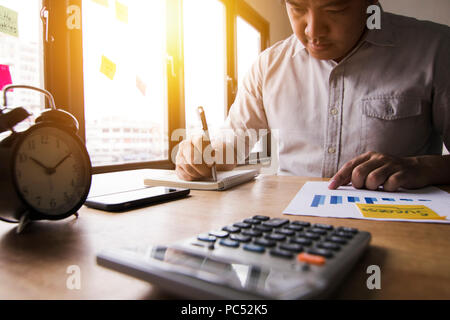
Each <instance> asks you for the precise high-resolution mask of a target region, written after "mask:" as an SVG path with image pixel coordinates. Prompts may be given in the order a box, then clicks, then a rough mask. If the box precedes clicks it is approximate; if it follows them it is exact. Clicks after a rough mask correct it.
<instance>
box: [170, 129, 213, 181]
mask: <svg viewBox="0 0 450 320" xmlns="http://www.w3.org/2000/svg"><path fill="white" fill-rule="evenodd" d="M208 151H209V153H208ZM214 154H215V152H214V150H213V149H212V146H211V145H210V144H209V142H208V141H204V140H203V137H202V136H198V137H195V138H192V139H188V140H185V141H182V142H181V143H180V146H179V149H178V153H177V157H176V169H175V172H176V174H177V176H178V178H180V179H183V180H187V181H193V180H202V179H205V178H211V177H212V172H211V167H212V165H213V163H214ZM205 155H207V156H205Z"/></svg>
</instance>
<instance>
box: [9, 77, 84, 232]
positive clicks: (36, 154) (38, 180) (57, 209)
mask: <svg viewBox="0 0 450 320" xmlns="http://www.w3.org/2000/svg"><path fill="white" fill-rule="evenodd" d="M15 88H17V89H19V88H25V89H30V90H36V91H39V92H41V93H43V94H45V95H46V97H47V98H48V100H49V104H50V107H51V108H50V109H47V110H45V111H44V112H42V113H41V114H40V116H39V117H37V118H36V120H35V123H34V124H33V125H32V126H30V127H29V128H28V129H27V130H25V131H23V132H17V131H15V130H14V128H13V127H14V126H15V125H16V124H18V123H19V122H21V121H23V120H25V119H26V118H28V117H29V116H30V114H29V113H28V112H27V111H26V110H25V109H24V108H15V109H13V110H12V111H9V112H6V109H7V108H6V106H7V95H6V93H7V91H9V90H11V89H15ZM3 104H4V107H3V108H2V109H0V132H1V131H6V130H9V131H11V134H10V135H8V136H7V137H5V138H4V139H3V140H2V141H1V142H0V220H3V221H6V222H13V223H19V226H18V228H17V232H19V233H20V232H21V231H22V230H23V228H24V226H25V225H26V224H27V223H28V222H30V221H33V220H60V219H64V218H67V217H69V216H72V215H76V216H78V214H77V211H78V209H80V207H81V206H82V205H83V204H84V202H85V200H86V198H87V196H88V193H89V190H90V187H91V177H92V165H91V161H90V158H89V154H88V152H87V150H86V147H85V144H84V143H83V142H82V140H81V139H80V138H79V137H78V135H77V132H78V122H77V120H76V119H75V117H73V116H72V115H71V114H70V113H68V112H66V111H64V110H60V109H56V106H55V102H54V99H53V96H52V95H51V94H50V93H49V92H48V91H46V90H43V89H39V88H35V87H32V86H25V85H10V86H7V87H5V88H4V89H3Z"/></svg>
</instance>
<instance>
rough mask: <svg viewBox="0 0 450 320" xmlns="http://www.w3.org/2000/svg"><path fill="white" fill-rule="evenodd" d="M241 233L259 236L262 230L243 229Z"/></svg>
mask: <svg viewBox="0 0 450 320" xmlns="http://www.w3.org/2000/svg"><path fill="white" fill-rule="evenodd" d="M241 233H242V234H243V235H246V236H250V237H261V236H262V231H259V230H256V229H245V230H242V232H241Z"/></svg>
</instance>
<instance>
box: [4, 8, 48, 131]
mask: <svg viewBox="0 0 450 320" xmlns="http://www.w3.org/2000/svg"><path fill="white" fill-rule="evenodd" d="M41 6H42V3H41V1H37V0H33V1H30V0H0V19H1V25H0V90H2V89H3V87H4V86H5V85H8V84H11V83H12V84H23V85H31V86H36V87H40V88H42V87H43V86H44V85H43V83H44V62H43V39H42V23H41V19H40V11H41ZM44 99H45V98H44V97H43V96H42V95H41V94H40V93H38V92H34V91H30V90H23V89H17V90H14V92H10V93H8V106H10V107H17V106H24V107H25V108H26V109H27V111H28V112H30V113H32V114H33V115H34V116H36V115H37V114H39V113H40V112H41V111H42V110H43V108H44ZM0 100H1V105H3V94H2V95H1V97H0ZM33 118H34V117H31V118H30V119H29V120H28V121H26V122H24V123H23V125H22V127H28V126H29V124H30V123H31V121H33ZM17 129H18V130H20V127H19V128H17ZM5 134H7V133H5Z"/></svg>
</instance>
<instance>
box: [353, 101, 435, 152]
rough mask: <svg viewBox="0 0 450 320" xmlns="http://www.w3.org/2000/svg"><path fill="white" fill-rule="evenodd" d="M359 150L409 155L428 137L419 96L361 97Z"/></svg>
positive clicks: (420, 146) (425, 141) (421, 145)
mask: <svg viewBox="0 0 450 320" xmlns="http://www.w3.org/2000/svg"><path fill="white" fill-rule="evenodd" d="M361 103H362V121H361V123H362V130H361V131H362V135H361V152H367V151H375V152H381V153H385V154H390V155H393V156H402V157H404V156H411V155H414V154H416V153H417V151H418V150H420V149H421V148H423V146H424V145H425V144H426V143H427V140H428V138H429V132H430V129H431V126H430V123H429V121H428V120H427V118H426V116H425V114H424V105H423V102H422V100H421V99H420V98H418V97H411V96H378V97H371V98H363V99H362V102H361Z"/></svg>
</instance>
